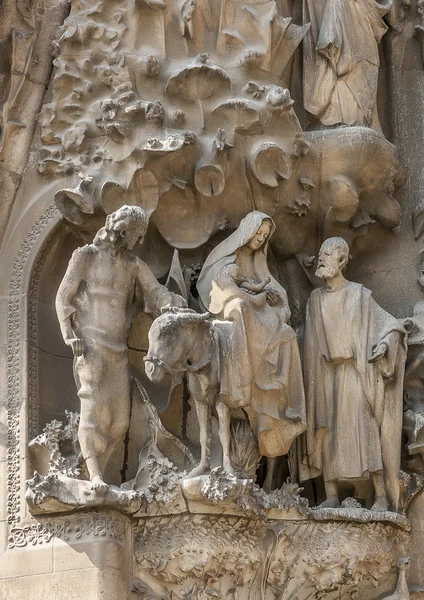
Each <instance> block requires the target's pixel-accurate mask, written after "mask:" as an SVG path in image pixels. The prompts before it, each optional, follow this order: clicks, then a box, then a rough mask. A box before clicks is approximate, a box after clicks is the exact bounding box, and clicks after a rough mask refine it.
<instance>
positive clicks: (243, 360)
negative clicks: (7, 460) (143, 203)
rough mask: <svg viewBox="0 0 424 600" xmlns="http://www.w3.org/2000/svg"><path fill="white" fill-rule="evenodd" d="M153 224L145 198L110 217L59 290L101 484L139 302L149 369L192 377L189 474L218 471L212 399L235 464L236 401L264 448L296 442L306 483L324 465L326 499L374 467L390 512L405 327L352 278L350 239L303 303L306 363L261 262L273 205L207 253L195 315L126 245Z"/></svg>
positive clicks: (124, 397) (288, 448)
mask: <svg viewBox="0 0 424 600" xmlns="http://www.w3.org/2000/svg"><path fill="white" fill-rule="evenodd" d="M147 225H148V218H147V216H146V214H145V212H144V210H143V209H141V208H139V207H137V206H123V207H121V208H120V209H118V210H117V211H116V212H114V213H112V214H111V215H109V216H108V217H107V219H106V224H105V227H103V228H102V229H100V230H99V231H98V232H97V234H96V237H95V238H94V241H93V243H92V244H89V245H86V246H84V247H82V248H79V249H78V250H76V251H75V253H74V255H73V257H72V259H71V261H70V263H69V266H68V269H67V272H66V274H65V277H64V279H63V281H62V283H61V285H60V287H59V291H58V294H57V299H56V308H57V313H58V317H59V320H60V324H61V330H62V335H63V338H64V341H65V343H66V344H68V345H69V346H71V348H72V351H73V354H74V356H75V362H74V376H75V382H76V385H77V388H78V396H79V399H80V402H81V414H80V423H79V428H78V441H79V445H80V448H81V455H82V458H83V459H84V461H85V464H86V467H87V470H88V474H89V477H90V480H91V483H92V486H93V489H95V490H97V491H99V492H102V493H105V492H106V491H107V487H108V486H107V483H106V482H105V481H104V469H105V465H106V464H107V461H108V459H109V458H110V456H111V454H112V453H113V451H114V448H115V447H116V445H117V444H118V443H120V442H121V441H122V439H123V437H124V435H125V433H126V431H127V430H128V427H129V419H130V372H129V364H128V347H127V337H128V332H129V327H130V324H131V319H132V316H133V315H134V312H135V310H136V309H138V310H142V311H144V312H146V313H148V314H150V315H152V316H154V317H156V319H155V320H154V322H153V324H152V326H151V329H150V332H149V349H148V352H147V355H146V356H145V358H144V362H145V369H146V374H147V376H148V377H149V378H150V379H151V380H152V381H153V382H160V381H161V380H162V379H163V378H164V376H165V375H167V374H168V375H171V376H172V377H173V378H174V379H175V378H180V377H181V375H182V374H183V373H187V375H188V383H189V389H190V392H191V394H192V397H193V400H194V402H195V405H196V410H197V415H198V420H199V429H200V446H201V457H200V463H199V465H198V466H196V467H195V468H194V469H193V470H192V471H191V472H190V473H189V475H188V477H189V478H194V477H198V476H200V475H204V474H206V473H208V472H209V470H210V446H211V416H212V410H215V411H216V413H217V415H218V422H219V440H220V443H221V446H222V467H223V468H224V469H225V471H226V472H227V473H228V474H230V475H234V468H233V465H232V464H231V460H230V444H231V427H230V425H231V415H232V412H234V411H240V409H242V410H243V412H244V413H245V414H246V416H247V418H248V421H249V424H250V427H251V428H252V430H253V432H254V434H255V437H256V439H257V443H258V449H259V455H260V456H266V457H269V458H271V459H274V458H276V457H278V456H281V455H285V454H287V453H291V455H292V460H297V461H298V469H297V472H298V478H299V481H305V480H307V479H310V478H313V477H316V476H318V475H323V478H324V482H325V490H326V495H327V499H326V500H325V502H324V503H323V504H322V506H323V507H331V508H336V507H338V506H340V501H339V491H338V486H339V484H340V483H342V482H349V481H350V482H353V483H355V482H358V481H361V480H363V479H364V478H370V479H371V481H372V484H373V490H374V504H373V507H372V508H373V509H374V510H381V511H384V510H388V509H389V507H390V508H391V509H392V510H396V509H397V508H398V504H399V493H400V483H399V476H400V455H401V435H402V415H403V373H404V368H405V360H406V331H405V329H404V328H403V326H402V325H400V324H399V322H398V321H397V320H396V319H395V318H394V317H392V316H391V315H390V314H388V313H387V312H386V311H384V310H383V309H382V308H381V307H380V306H378V305H377V304H376V303H375V301H374V300H373V299H372V296H371V292H370V291H369V290H367V289H366V288H364V287H363V286H362V285H359V284H356V283H352V282H349V281H347V280H346V279H345V278H344V275H343V271H344V270H345V268H346V266H347V263H348V258H349V246H348V244H347V243H346V241H345V240H344V239H343V238H337V237H333V238H329V239H327V240H326V241H325V242H324V243H323V244H322V246H321V249H320V253H319V257H318V264H317V270H316V275H317V277H319V278H320V279H322V280H324V282H325V283H324V285H323V286H322V287H320V288H318V289H316V290H315V291H313V292H312V294H311V297H310V299H309V302H308V305H307V312H306V322H305V331H304V341H303V353H302V354H303V366H304V368H303V375H302V366H301V359H300V353H299V346H298V342H297V335H296V332H295V331H294V330H293V329H292V328H291V327H290V325H288V322H289V320H290V309H289V306H288V299H287V294H286V291H285V290H284V288H283V287H282V286H281V285H280V284H279V283H278V282H277V281H276V280H275V279H274V277H273V276H272V275H271V272H270V270H269V267H268V264H267V251H268V245H269V242H270V238H271V236H272V233H273V231H274V230H275V225H274V223H273V220H272V219H271V218H270V217H269V216H268V215H266V214H264V213H261V212H259V211H254V212H251V213H249V214H248V215H247V216H246V217H245V218H244V219H242V221H241V223H240V225H239V227H238V228H237V230H236V231H235V232H234V233H233V234H231V235H230V236H229V237H227V238H226V239H225V240H224V241H223V242H221V243H220V244H219V245H218V246H216V247H215V248H214V250H213V251H212V252H211V253H210V254H209V256H208V258H207V259H206V261H205V263H204V265H203V268H202V270H201V272H200V275H199V278H198V281H197V290H198V293H199V304H200V306H201V307H203V308H204V309H205V310H206V312H204V313H200V314H199V313H197V312H196V311H194V310H192V309H190V308H187V300H186V298H183V297H182V296H180V295H178V294H175V293H173V292H170V291H169V290H168V289H167V288H166V287H165V286H163V285H161V284H159V283H158V281H157V280H156V278H155V277H154V275H153V274H152V272H151V271H150V269H149V268H148V266H147V265H146V264H145V263H144V262H143V261H142V260H141V259H139V258H137V257H136V256H135V255H134V254H133V253H132V251H133V250H134V247H135V246H136V244H138V243H140V242H142V241H143V238H144V235H145V232H146V229H147ZM303 382H305V387H304V383H303Z"/></svg>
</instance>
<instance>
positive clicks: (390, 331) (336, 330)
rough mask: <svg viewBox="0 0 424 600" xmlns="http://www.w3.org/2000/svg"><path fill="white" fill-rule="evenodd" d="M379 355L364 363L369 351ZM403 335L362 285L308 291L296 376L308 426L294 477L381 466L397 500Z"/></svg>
mask: <svg viewBox="0 0 424 600" xmlns="http://www.w3.org/2000/svg"><path fill="white" fill-rule="evenodd" d="M381 342H386V343H387V345H388V348H389V349H388V352H387V354H386V355H385V356H384V357H383V358H381V359H380V360H378V361H377V362H375V363H369V362H368V359H370V358H371V356H372V351H373V348H374V347H375V346H376V345H378V344H380V343H381ZM405 360H406V334H405V330H404V329H403V327H402V326H401V325H400V323H399V322H398V321H397V319H395V318H394V317H392V316H391V315H390V314H389V313H387V312H386V311H385V310H383V309H382V308H381V307H380V306H379V305H378V304H377V303H376V302H375V301H374V300H373V298H372V297H371V292H370V291H369V290H367V289H366V288H364V287H363V286H362V285H360V284H357V283H352V282H347V285H345V286H344V287H343V288H341V289H339V290H337V291H328V290H326V288H325V287H323V288H319V289H317V290H314V291H313V292H312V294H311V297H310V300H309V302H308V306H307V314H306V323H305V340H304V380H305V392H306V407H307V422H308V430H307V433H306V435H305V436H303V439H302V440H301V441H302V442H303V444H302V445H303V448H302V450H303V452H302V454H303V462H302V464H301V465H300V480H305V479H309V478H310V477H316V476H317V475H320V474H321V473H322V474H323V476H324V479H325V480H326V481H334V480H349V479H361V478H364V477H368V476H369V474H370V473H376V472H379V471H383V473H384V478H385V482H386V488H387V492H388V495H389V498H390V500H391V502H392V504H393V505H394V506H395V507H396V506H397V503H398V498H399V472H400V455H401V436H402V415H403V394H402V389H403V374H404V366H405Z"/></svg>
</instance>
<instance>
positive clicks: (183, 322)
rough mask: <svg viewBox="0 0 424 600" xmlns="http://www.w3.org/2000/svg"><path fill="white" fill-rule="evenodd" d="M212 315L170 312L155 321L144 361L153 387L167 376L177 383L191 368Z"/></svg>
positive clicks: (177, 309)
mask: <svg viewBox="0 0 424 600" xmlns="http://www.w3.org/2000/svg"><path fill="white" fill-rule="evenodd" d="M208 317H209V313H202V314H199V313H196V312H195V311H194V310H190V309H184V308H171V309H166V310H164V311H163V313H162V315H161V316H160V317H158V318H157V319H155V320H154V321H153V324H152V326H151V328H150V331H149V349H148V351H147V356H145V357H144V363H145V370H146V375H147V377H148V378H149V379H150V381H153V383H159V382H161V381H162V380H163V379H164V377H165V376H166V374H168V375H171V376H172V377H173V378H174V379H175V378H176V377H177V376H178V375H181V373H183V372H184V371H186V370H187V369H189V368H190V366H191V359H192V356H191V351H192V350H193V348H194V345H195V343H196V339H197V336H199V334H200V333H201V328H203V327H207V328H209V326H210V323H209V321H208Z"/></svg>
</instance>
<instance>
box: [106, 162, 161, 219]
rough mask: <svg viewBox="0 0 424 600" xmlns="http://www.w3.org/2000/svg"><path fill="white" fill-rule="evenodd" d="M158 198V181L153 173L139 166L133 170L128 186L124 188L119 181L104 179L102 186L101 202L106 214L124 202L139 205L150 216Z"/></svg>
mask: <svg viewBox="0 0 424 600" xmlns="http://www.w3.org/2000/svg"><path fill="white" fill-rule="evenodd" d="M158 199H159V192H158V182H157V180H156V177H155V176H154V175H153V173H152V172H151V171H149V170H147V169H144V168H141V169H137V171H135V173H134V175H133V176H132V179H131V181H130V184H129V186H128V187H127V188H126V189H125V188H123V187H122V186H121V185H119V183H115V182H114V181H106V182H105V183H104V184H103V186H102V191H101V202H102V206H103V208H104V210H105V211H106V213H107V214H110V213H112V212H113V211H115V210H117V209H118V208H119V207H121V206H123V205H124V204H129V205H133V206H140V207H141V208H143V209H144V210H145V211H146V214H147V215H148V216H150V215H151V214H152V212H153V211H154V210H155V208H156V206H157V203H158Z"/></svg>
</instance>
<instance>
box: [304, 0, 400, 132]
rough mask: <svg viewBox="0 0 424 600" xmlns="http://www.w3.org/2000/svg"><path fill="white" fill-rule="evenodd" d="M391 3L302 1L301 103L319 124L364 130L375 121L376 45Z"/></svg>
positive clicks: (377, 56) (376, 118)
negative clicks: (306, 28)
mask: <svg viewBox="0 0 424 600" xmlns="http://www.w3.org/2000/svg"><path fill="white" fill-rule="evenodd" d="M390 7H391V0H386V1H385V2H384V3H383V2H377V1H376V0H304V21H305V22H307V23H309V22H311V29H310V30H309V32H308V34H307V35H306V36H305V41H304V79H303V87H304V102H305V108H306V110H308V111H309V112H310V113H312V114H314V115H316V116H317V117H319V119H320V121H321V122H322V123H323V124H324V125H335V124H346V125H368V126H371V127H374V128H376V129H380V125H379V122H378V117H377V109H376V102H377V86H378V69H379V66H380V60H379V51H378V44H379V43H380V41H381V38H382V37H383V35H384V34H385V32H386V31H387V25H386V24H385V22H384V21H383V16H384V15H385V14H386V13H387V12H388V11H389V10H390Z"/></svg>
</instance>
